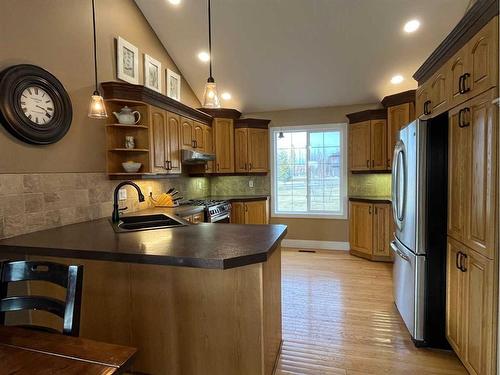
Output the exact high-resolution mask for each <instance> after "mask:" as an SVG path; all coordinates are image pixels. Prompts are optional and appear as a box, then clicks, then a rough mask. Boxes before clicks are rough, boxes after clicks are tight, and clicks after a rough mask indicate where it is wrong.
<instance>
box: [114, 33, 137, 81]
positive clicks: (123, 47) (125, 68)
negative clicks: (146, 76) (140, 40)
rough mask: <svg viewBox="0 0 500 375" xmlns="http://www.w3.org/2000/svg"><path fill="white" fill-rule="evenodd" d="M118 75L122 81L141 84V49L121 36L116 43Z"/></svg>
mask: <svg viewBox="0 0 500 375" xmlns="http://www.w3.org/2000/svg"><path fill="white" fill-rule="evenodd" d="M116 75H117V78H118V79H121V80H122V81H125V82H128V83H132V84H136V85H137V84H139V49H138V48H137V47H136V46H134V45H133V44H132V43H130V42H128V41H126V40H125V39H123V38H122V37H120V36H119V37H118V40H117V44H116Z"/></svg>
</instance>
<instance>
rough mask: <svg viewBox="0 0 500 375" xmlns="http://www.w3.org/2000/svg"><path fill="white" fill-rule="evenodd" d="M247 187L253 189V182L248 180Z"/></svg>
mask: <svg viewBox="0 0 500 375" xmlns="http://www.w3.org/2000/svg"><path fill="white" fill-rule="evenodd" d="M248 187H251V188H253V180H248Z"/></svg>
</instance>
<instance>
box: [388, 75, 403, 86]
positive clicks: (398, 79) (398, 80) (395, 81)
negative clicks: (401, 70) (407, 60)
mask: <svg viewBox="0 0 500 375" xmlns="http://www.w3.org/2000/svg"><path fill="white" fill-rule="evenodd" d="M404 80H405V79H404V78H403V76H402V75H401V74H397V75H395V76H394V77H392V78H391V83H392V84H394V85H397V84H400V83H401V82H403V81H404Z"/></svg>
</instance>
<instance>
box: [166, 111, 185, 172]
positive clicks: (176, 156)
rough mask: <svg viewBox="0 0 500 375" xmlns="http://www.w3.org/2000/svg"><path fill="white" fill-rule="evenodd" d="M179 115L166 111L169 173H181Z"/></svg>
mask: <svg viewBox="0 0 500 375" xmlns="http://www.w3.org/2000/svg"><path fill="white" fill-rule="evenodd" d="M180 126H181V120H180V116H179V115H176V114H175V113H171V112H167V134H168V141H167V143H168V158H167V160H168V162H169V167H170V170H169V173H181V172H182V165H181V144H180Z"/></svg>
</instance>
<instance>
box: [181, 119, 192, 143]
mask: <svg viewBox="0 0 500 375" xmlns="http://www.w3.org/2000/svg"><path fill="white" fill-rule="evenodd" d="M181 146H182V147H183V148H192V147H193V120H191V119H188V118H185V117H181Z"/></svg>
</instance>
